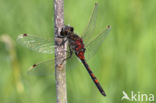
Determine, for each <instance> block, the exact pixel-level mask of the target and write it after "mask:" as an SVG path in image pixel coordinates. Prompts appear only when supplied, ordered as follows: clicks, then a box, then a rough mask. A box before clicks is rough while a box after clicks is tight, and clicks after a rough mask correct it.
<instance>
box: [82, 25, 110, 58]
mask: <svg viewBox="0 0 156 103" xmlns="http://www.w3.org/2000/svg"><path fill="white" fill-rule="evenodd" d="M110 30H111V27H110V26H109V25H108V26H107V27H106V29H105V30H104V31H103V32H101V33H100V34H99V35H98V36H97V37H96V38H95V39H94V40H92V41H91V42H89V43H88V45H86V53H85V56H86V58H87V59H89V57H93V55H95V54H96V52H97V50H98V49H99V46H101V45H102V43H103V41H104V40H105V37H106V36H107V35H108V33H109V31H110Z"/></svg>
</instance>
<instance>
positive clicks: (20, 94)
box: [0, 0, 156, 103]
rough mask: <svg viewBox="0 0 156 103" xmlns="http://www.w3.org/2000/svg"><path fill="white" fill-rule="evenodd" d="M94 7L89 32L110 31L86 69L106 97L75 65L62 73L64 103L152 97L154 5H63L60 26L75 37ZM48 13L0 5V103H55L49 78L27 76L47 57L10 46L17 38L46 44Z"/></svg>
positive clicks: (108, 0)
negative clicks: (37, 38) (68, 27)
mask: <svg viewBox="0 0 156 103" xmlns="http://www.w3.org/2000/svg"><path fill="white" fill-rule="evenodd" d="M95 2H98V4H99V7H98V17H97V28H96V31H95V32H96V33H98V32H100V31H102V30H103V29H104V27H105V26H106V25H108V24H110V25H111V26H112V30H111V32H110V34H109V35H108V36H107V38H106V39H105V41H104V43H103V45H102V46H101V48H100V49H99V50H98V52H97V54H96V56H94V57H92V59H91V60H90V61H89V62H88V63H89V65H90V67H91V68H92V70H93V72H94V73H95V75H96V76H97V78H98V79H99V81H100V82H101V85H102V86H103V88H104V90H105V91H106V93H107V97H103V96H102V95H101V94H100V93H99V91H98V90H97V88H96V87H95V85H94V83H93V82H92V80H91V79H90V77H89V75H88V73H87V72H86V70H85V69H84V67H83V65H82V64H81V63H80V62H78V63H74V66H72V67H70V68H68V67H67V93H68V103H121V102H124V103H130V101H127V100H124V101H121V98H122V96H123V94H122V91H125V92H126V93H127V94H128V95H130V93H131V91H134V92H135V93H136V94H137V93H138V92H140V93H147V94H154V95H155V94H156V82H155V78H156V40H155V39H156V35H155V34H156V29H155V28H156V13H155V11H156V6H155V4H156V0H129V1H126V0H114V1H113V0H97V1H95V0H85V1H84V0H77V1H75V0H65V1H64V18H65V24H70V25H72V26H73V27H74V28H75V30H76V31H77V32H78V33H79V34H80V35H81V34H82V32H83V30H84V28H85V26H86V25H87V23H88V20H89V17H90V15H91V12H92V9H93V8H94V3H95ZM53 11H54V10H53V1H52V0H0V39H1V41H0V102H1V103H56V88H55V78H54V74H53V75H50V76H30V75H27V68H28V67H29V66H30V65H32V64H34V63H36V62H39V61H44V60H46V59H47V58H50V57H52V56H51V55H46V54H39V53H36V52H33V51H31V50H29V49H27V48H24V47H22V46H20V45H19V44H17V43H16V38H17V36H18V35H19V34H21V33H29V34H34V35H38V36H41V37H45V38H52V37H53V36H54V20H53V19H54V17H53V14H54V13H53ZM96 33H95V34H96ZM6 35H8V36H6ZM9 38H10V39H9ZM76 62H77V61H76Z"/></svg>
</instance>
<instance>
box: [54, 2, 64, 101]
mask: <svg viewBox="0 0 156 103" xmlns="http://www.w3.org/2000/svg"><path fill="white" fill-rule="evenodd" d="M54 16H55V18H54V21H55V45H56V48H55V78H56V96H57V103H67V92H66V68H65V64H66V63H64V64H61V62H62V61H63V60H64V59H65V58H66V52H65V50H66V44H64V45H62V46H59V45H58V44H60V42H62V40H61V39H58V38H57V36H58V35H59V34H60V31H61V28H62V27H63V26H64V1H63V0H54Z"/></svg>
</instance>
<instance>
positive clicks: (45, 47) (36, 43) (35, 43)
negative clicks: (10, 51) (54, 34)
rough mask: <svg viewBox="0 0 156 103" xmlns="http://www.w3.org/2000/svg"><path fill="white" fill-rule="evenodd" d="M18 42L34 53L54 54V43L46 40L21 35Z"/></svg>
mask: <svg viewBox="0 0 156 103" xmlns="http://www.w3.org/2000/svg"><path fill="white" fill-rule="evenodd" d="M17 42H18V43H19V44H21V45H22V46H25V47H27V48H29V49H31V50H33V51H37V52H40V53H47V54H52V53H53V52H54V47H55V46H54V41H52V40H50V39H44V38H40V37H37V36H33V35H29V34H20V35H19V36H18V38H17Z"/></svg>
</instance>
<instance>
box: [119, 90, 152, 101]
mask: <svg viewBox="0 0 156 103" xmlns="http://www.w3.org/2000/svg"><path fill="white" fill-rule="evenodd" d="M122 93H123V96H122V98H121V100H122V101H123V100H128V101H144V102H145V101H147V102H148V103H149V102H152V101H154V94H151V93H150V94H146V93H140V92H137V93H134V91H131V94H130V95H128V94H127V93H126V92H125V91H122Z"/></svg>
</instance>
